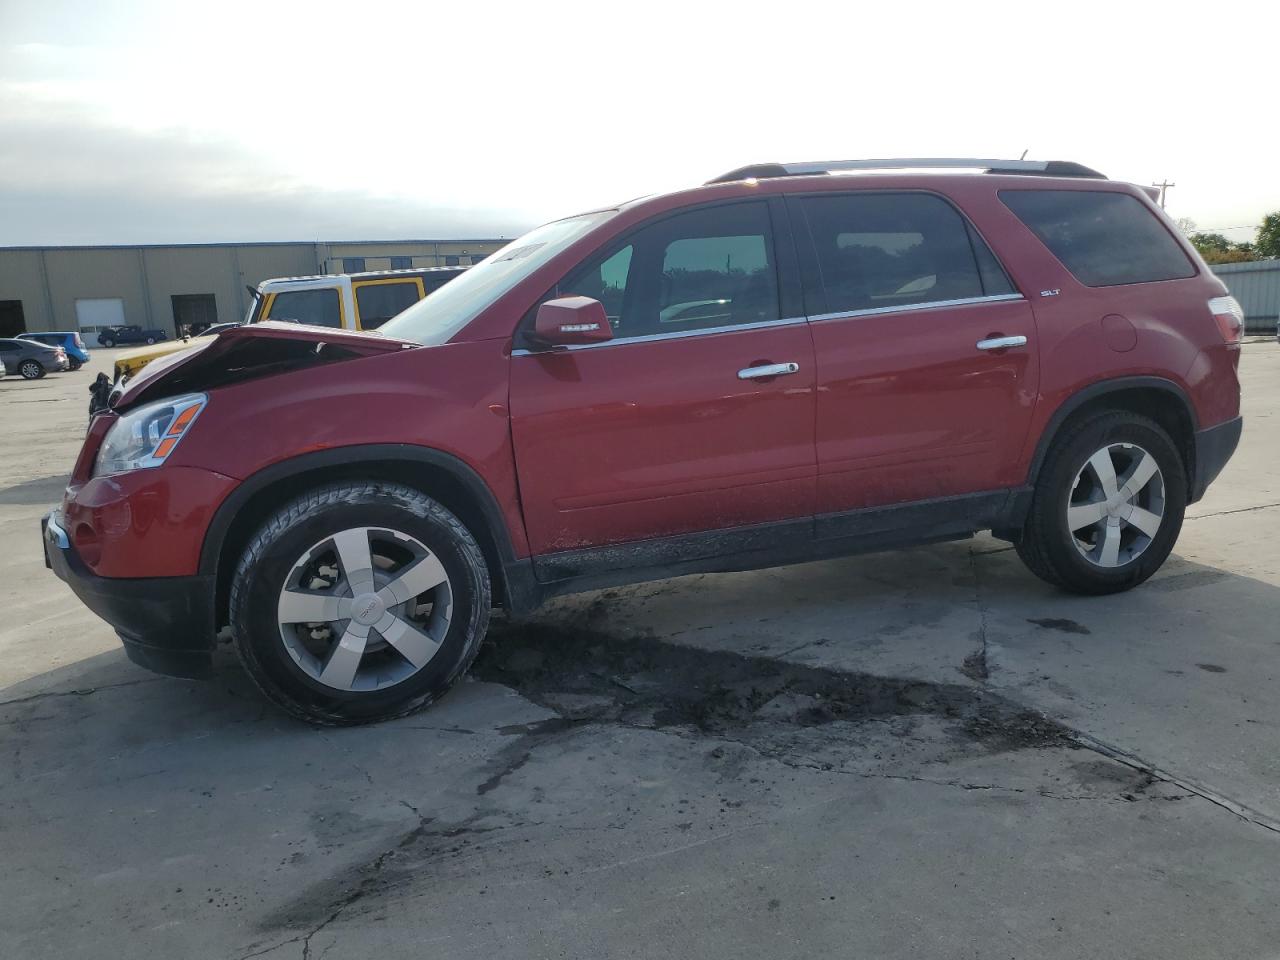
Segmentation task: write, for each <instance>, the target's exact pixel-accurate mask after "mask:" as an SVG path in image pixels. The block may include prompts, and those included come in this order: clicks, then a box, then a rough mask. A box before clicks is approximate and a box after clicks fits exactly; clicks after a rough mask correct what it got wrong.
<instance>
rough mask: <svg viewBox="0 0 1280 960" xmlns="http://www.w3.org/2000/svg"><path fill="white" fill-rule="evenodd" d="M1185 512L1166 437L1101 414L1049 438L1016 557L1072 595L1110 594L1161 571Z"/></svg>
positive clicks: (1134, 421) (1179, 469) (1136, 419)
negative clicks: (1050, 445) (1050, 444)
mask: <svg viewBox="0 0 1280 960" xmlns="http://www.w3.org/2000/svg"><path fill="white" fill-rule="evenodd" d="M1186 506H1187V473H1186V467H1185V465H1184V463H1183V460H1182V456H1181V454H1180V453H1179V452H1178V448H1177V446H1176V445H1175V444H1174V442H1173V441H1172V439H1170V437H1169V435H1168V434H1167V433H1166V432H1165V431H1164V429H1163V428H1161V427H1160V425H1159V424H1157V423H1155V422H1154V421H1152V420H1149V419H1147V418H1146V417H1143V416H1139V415H1138V414H1135V413H1129V412H1128V411H1107V412H1104V413H1101V414H1098V415H1096V416H1093V417H1090V418H1088V419H1086V420H1082V421H1081V422H1080V423H1077V424H1076V425H1074V426H1073V427H1070V428H1069V429H1068V430H1067V431H1066V432H1065V433H1064V435H1063V436H1062V437H1061V438H1059V439H1057V440H1055V445H1054V448H1053V449H1052V450H1051V451H1050V453H1049V455H1048V457H1046V458H1045V462H1044V465H1043V466H1042V468H1041V470H1040V475H1039V477H1038V479H1037V480H1036V486H1035V492H1034V493H1033V495H1032V501H1031V509H1030V511H1029V513H1028V516H1027V521H1026V525H1025V527H1024V528H1023V531H1022V536H1021V538H1020V540H1019V541H1018V544H1017V550H1018V556H1019V557H1021V558H1022V561H1023V562H1024V563H1025V564H1026V565H1027V567H1028V568H1029V569H1030V570H1031V572H1032V573H1034V574H1036V576H1038V577H1040V578H1041V579H1042V580H1045V581H1047V582H1048V583H1051V584H1053V585H1055V586H1059V587H1062V588H1063V589H1066V590H1069V591H1071V592H1072V593H1080V594H1088V595H1097V594H1106V593H1118V592H1120V591H1122V590H1128V589H1131V588H1132V587H1136V586H1137V585H1138V584H1140V583H1142V582H1143V581H1145V580H1146V579H1147V578H1148V577H1150V576H1151V575H1152V574H1154V573H1155V572H1156V571H1157V570H1159V569H1160V566H1161V565H1162V564H1163V563H1164V561H1165V559H1166V558H1167V557H1168V556H1169V552H1170V551H1171V550H1172V549H1173V545H1174V543H1175V542H1176V541H1177V539H1178V533H1179V532H1180V531H1181V529H1182V518H1183V514H1184V512H1185V511H1186Z"/></svg>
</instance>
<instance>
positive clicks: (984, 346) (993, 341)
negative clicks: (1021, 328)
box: [977, 336, 1027, 350]
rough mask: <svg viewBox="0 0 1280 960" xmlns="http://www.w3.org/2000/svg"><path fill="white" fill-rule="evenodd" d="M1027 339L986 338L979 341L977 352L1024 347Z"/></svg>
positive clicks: (1020, 337) (1019, 337)
mask: <svg viewBox="0 0 1280 960" xmlns="http://www.w3.org/2000/svg"><path fill="white" fill-rule="evenodd" d="M1026 345H1027V338H1026V337H1022V336H1018V337H988V338H987V339H986V340H979V341H978V343H977V347H978V349H979V350H1008V349H1009V348H1010V347H1025V346H1026Z"/></svg>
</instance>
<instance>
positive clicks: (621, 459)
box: [511, 201, 816, 578]
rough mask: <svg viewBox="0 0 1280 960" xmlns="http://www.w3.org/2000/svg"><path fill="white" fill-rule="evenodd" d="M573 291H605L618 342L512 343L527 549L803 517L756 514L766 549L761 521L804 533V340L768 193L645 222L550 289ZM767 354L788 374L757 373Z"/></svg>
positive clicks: (549, 570) (809, 361) (807, 476)
mask: <svg viewBox="0 0 1280 960" xmlns="http://www.w3.org/2000/svg"><path fill="white" fill-rule="evenodd" d="M570 295H584V296H590V297H594V298H595V299H598V300H600V301H601V302H603V303H604V305H605V308H606V312H607V313H608V314H609V319H610V323H611V325H612V327H613V334H614V339H613V340H610V341H606V342H604V343H600V344H592V345H590V346H582V347H575V348H570V349H567V350H554V351H543V352H536V351H530V350H525V349H517V350H516V351H514V355H513V357H512V361H511V428H512V438H513V441H514V446H515V455H516V467H517V472H518V476H519V483H520V495H521V501H522V503H523V506H524V515H525V523H526V526H527V531H528V536H529V542H530V546H531V549H532V552H533V553H534V554H535V556H536V555H538V554H544V555H545V554H553V553H560V552H563V551H569V550H575V549H579V548H585V547H600V546H604V545H609V544H619V543H627V542H630V541H643V540H653V539H655V538H669V537H675V536H677V535H680V534H696V533H702V532H706V531H726V530H728V529H730V528H744V527H751V526H752V525H760V524H770V523H772V522H775V521H799V522H798V523H796V524H794V525H786V530H785V531H779V530H777V529H775V528H773V527H770V528H763V529H761V528H757V530H758V531H759V532H760V537H761V538H762V539H761V540H760V545H761V546H769V545H771V544H770V543H769V542H768V534H767V533H765V532H764V530H768V531H770V532H772V533H775V534H777V535H779V536H786V535H799V536H802V537H803V538H804V539H806V540H808V539H809V538H810V537H811V523H810V520H811V517H812V514H813V502H814V485H815V476H816V466H815V459H814V447H813V416H814V359H813V343H812V338H811V337H810V335H809V329H808V325H807V324H806V323H805V322H804V319H803V318H802V317H799V316H796V315H794V314H792V315H790V316H788V315H787V314H786V313H785V312H784V310H783V309H782V307H781V306H780V298H779V271H778V262H777V258H776V257H775V252H774V230H773V226H772V222H771V218H770V210H769V206H768V204H766V203H764V202H759V201H751V202H745V203H734V204H727V205H719V206H714V207H707V208H699V209H697V210H694V211H690V212H685V213H681V214H677V215H675V216H672V217H668V218H666V219H664V220H661V221H658V222H656V223H651V224H650V225H648V226H645V227H642V228H639V229H638V230H636V231H635V232H633V233H632V234H630V235H628V236H626V237H624V238H623V239H621V240H619V241H617V242H615V243H612V244H610V245H609V247H608V248H607V249H606V250H604V251H603V252H602V253H600V254H599V255H597V256H594V257H592V258H590V259H589V260H588V261H587V262H586V263H585V264H583V265H582V266H580V267H579V268H577V269H575V270H574V271H572V272H570V274H569V275H568V276H567V277H566V278H564V280H562V281H561V282H560V283H559V284H558V285H557V287H556V289H555V290H554V291H552V292H551V293H550V294H549V296H570ZM782 302H783V304H786V302H787V298H786V297H785V296H784V297H783V298H782ZM796 313H798V306H797V307H796ZM777 364H782V365H785V366H784V367H783V368H782V372H776V371H775V373H774V374H773V375H771V376H766V375H756V376H752V372H753V370H755V369H756V368H760V367H765V366H769V365H777ZM766 372H767V371H766ZM744 533H745V534H746V535H748V536H749V535H750V534H751V531H745V532H744V531H743V530H741V529H738V530H737V531H736V534H737V535H736V537H728V538H724V537H722V538H720V540H719V542H718V543H717V540H716V538H715V537H708V538H706V539H705V541H701V540H700V539H699V538H697V537H694V538H691V539H688V538H687V539H686V540H684V541H682V543H683V546H682V548H681V551H680V552H679V555H678V556H673V557H672V559H684V560H688V559H695V558H696V557H697V556H699V555H705V556H710V555H713V554H715V553H718V552H725V551H726V550H728V549H731V548H732V547H731V546H730V545H735V544H736V545H738V546H742V545H743V544H744V541H743V540H741V536H743V535H744ZM748 548H750V547H749V546H748ZM641 555H644V556H649V554H644V553H643V551H640V552H637V553H635V554H634V556H636V557H639V556H641ZM652 556H655V557H656V556H658V555H657V554H653V555H652ZM600 562H601V563H602V564H604V565H606V566H608V565H617V563H618V561H617V560H616V558H615V559H614V560H612V561H610V560H607V559H606V560H601V561H600ZM535 567H536V568H538V569H539V575H540V576H544V578H553V577H554V576H556V575H557V573H556V569H557V568H554V567H548V566H547V565H545V564H544V565H542V566H541V567H539V566H538V565H537V564H535Z"/></svg>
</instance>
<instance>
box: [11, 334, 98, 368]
mask: <svg viewBox="0 0 1280 960" xmlns="http://www.w3.org/2000/svg"><path fill="white" fill-rule="evenodd" d="M18 339H19V340H34V341H35V342H36V343H43V344H44V345H45V346H46V347H61V348H62V351H63V352H64V353H65V354H66V355H67V363H69V364H70V365H71V369H72V370H79V369H80V368H81V367H82V366H84V365H85V364H86V363H88V362H89V351H88V350H86V349H85V347H84V340H82V339H81V338H80V334H79V333H78V332H76V331H74V330H50V331H40V332H38V333H20V334H18Z"/></svg>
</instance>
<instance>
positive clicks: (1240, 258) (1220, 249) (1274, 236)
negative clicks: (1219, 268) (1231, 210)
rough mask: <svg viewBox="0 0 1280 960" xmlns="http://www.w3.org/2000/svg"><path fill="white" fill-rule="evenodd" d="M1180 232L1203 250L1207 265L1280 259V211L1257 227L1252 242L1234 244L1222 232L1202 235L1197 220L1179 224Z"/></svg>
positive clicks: (1183, 220) (1185, 220) (1269, 216)
mask: <svg viewBox="0 0 1280 960" xmlns="http://www.w3.org/2000/svg"><path fill="white" fill-rule="evenodd" d="M1178 229H1180V230H1181V231H1182V232H1183V233H1184V234H1186V237H1187V239H1188V240H1190V241H1191V245H1192V246H1194V247H1195V248H1196V249H1197V250H1199V251H1200V256H1202V257H1204V259H1205V262H1206V263H1245V262H1248V261H1250V260H1276V259H1280V210H1277V211H1276V212H1275V213H1268V214H1267V215H1266V216H1265V217H1263V218H1262V223H1261V224H1260V225H1259V226H1258V233H1257V236H1255V237H1254V238H1253V240H1252V241H1246V242H1244V243H1235V242H1233V241H1231V240H1228V239H1227V238H1226V237H1224V236H1223V235H1222V234H1220V233H1202V232H1199V231H1197V230H1196V224H1195V221H1194V220H1188V219H1187V218H1185V217H1184V218H1183V219H1181V220H1179V221H1178Z"/></svg>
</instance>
